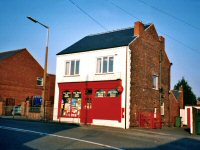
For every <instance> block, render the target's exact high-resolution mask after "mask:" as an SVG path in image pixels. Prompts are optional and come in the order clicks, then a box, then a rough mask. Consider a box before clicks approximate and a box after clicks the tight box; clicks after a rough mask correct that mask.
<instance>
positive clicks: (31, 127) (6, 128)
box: [0, 118, 200, 150]
mask: <svg viewBox="0 0 200 150" xmlns="http://www.w3.org/2000/svg"><path fill="white" fill-rule="evenodd" d="M0 147H1V149H20V150H21V149H22V150H24V149H42V150H43V149H48V150H51V149H52V150H54V149H89V150H93V149H107V150H110V149H118V150H125V149H127V150H143V149H145V150H148V149H150V150H151V149H153V150H154V149H155V150H157V149H164V150H165V149H166V150H168V149H179V150H180V149H183V150H187V149H188V150H190V149H198V148H199V147H200V136H196V135H190V134H189V132H188V131H187V128H168V127H164V128H162V129H141V128H130V129H127V130H124V129H119V128H111V127H103V126H87V125H83V126H79V125H76V124H66V123H65V124H64V123H62V124H60V123H50V122H49V123H45V122H41V121H26V120H24V119H20V118H19V120H18V119H17V118H15V119H11V118H0Z"/></svg>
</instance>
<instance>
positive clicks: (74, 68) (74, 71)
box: [65, 60, 80, 76]
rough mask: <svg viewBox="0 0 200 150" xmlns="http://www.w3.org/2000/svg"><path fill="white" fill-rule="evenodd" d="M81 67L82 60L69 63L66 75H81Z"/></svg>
mask: <svg viewBox="0 0 200 150" xmlns="http://www.w3.org/2000/svg"><path fill="white" fill-rule="evenodd" d="M79 66H80V60H71V61H67V62H66V66H65V75H67V76H69V75H71V76H73V75H79Z"/></svg>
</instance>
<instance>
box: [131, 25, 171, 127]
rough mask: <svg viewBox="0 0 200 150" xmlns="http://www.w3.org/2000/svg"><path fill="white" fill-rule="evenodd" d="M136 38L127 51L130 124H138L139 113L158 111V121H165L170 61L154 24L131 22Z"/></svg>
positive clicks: (166, 122) (163, 42)
mask: <svg viewBox="0 0 200 150" xmlns="http://www.w3.org/2000/svg"><path fill="white" fill-rule="evenodd" d="M134 36H136V39H135V40H134V41H133V42H131V43H130V44H129V48H130V50H131V100H130V102H131V105H130V107H131V111H130V114H131V115H130V125H131V126H138V125H139V122H138V121H139V118H138V117H139V115H138V113H140V112H154V113H157V112H160V113H161V115H162V122H164V123H165V124H166V125H167V124H168V123H169V118H170V115H169V114H170V109H169V91H170V70H171V63H170V60H169V58H168V56H167V54H166V51H165V39H164V37H162V36H158V33H157V31H156V29H155V26H154V24H150V26H149V27H148V28H146V29H145V28H144V24H143V23H141V22H136V23H135V28H134Z"/></svg>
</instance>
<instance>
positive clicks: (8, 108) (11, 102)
mask: <svg viewBox="0 0 200 150" xmlns="http://www.w3.org/2000/svg"><path fill="white" fill-rule="evenodd" d="M14 106H15V99H14V98H6V105H5V115H6V116H12V112H13V108H14Z"/></svg>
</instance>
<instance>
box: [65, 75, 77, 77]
mask: <svg viewBox="0 0 200 150" xmlns="http://www.w3.org/2000/svg"><path fill="white" fill-rule="evenodd" d="M79 76H80V75H64V77H79Z"/></svg>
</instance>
